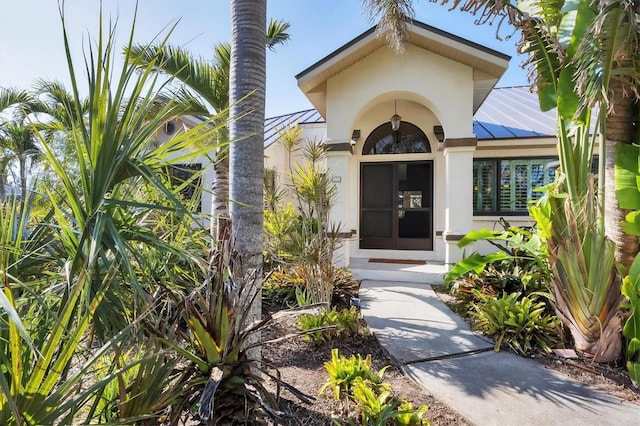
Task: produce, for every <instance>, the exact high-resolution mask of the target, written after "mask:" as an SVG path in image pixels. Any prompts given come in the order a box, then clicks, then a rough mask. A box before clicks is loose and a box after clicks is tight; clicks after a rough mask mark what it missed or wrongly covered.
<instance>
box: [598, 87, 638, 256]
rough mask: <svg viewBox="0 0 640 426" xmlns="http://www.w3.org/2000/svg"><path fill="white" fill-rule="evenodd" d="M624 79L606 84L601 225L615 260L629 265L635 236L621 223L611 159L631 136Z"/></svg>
mask: <svg viewBox="0 0 640 426" xmlns="http://www.w3.org/2000/svg"><path fill="white" fill-rule="evenodd" d="M623 84H624V83H623V82H621V81H619V80H612V81H611V84H610V87H609V94H610V96H609V99H610V102H611V112H609V113H608V114H607V121H606V129H605V135H606V142H605V176H604V179H605V229H606V233H607V236H608V237H609V238H610V239H611V240H612V241H613V242H614V243H615V245H616V260H617V261H618V262H620V263H622V264H623V265H624V266H625V267H626V268H629V266H630V265H631V263H632V262H633V259H634V258H635V256H636V254H637V253H638V238H637V237H635V236H633V235H628V234H626V233H625V232H624V231H623V230H622V227H621V223H622V221H623V220H624V218H625V216H626V215H627V213H629V211H628V210H623V209H621V208H620V206H619V205H618V200H617V198H616V191H615V161H616V149H617V147H618V144H621V143H626V144H630V143H632V140H633V107H634V99H633V95H632V94H631V93H630V92H628V91H629V89H628V88H627V89H625V87H624V85H623Z"/></svg>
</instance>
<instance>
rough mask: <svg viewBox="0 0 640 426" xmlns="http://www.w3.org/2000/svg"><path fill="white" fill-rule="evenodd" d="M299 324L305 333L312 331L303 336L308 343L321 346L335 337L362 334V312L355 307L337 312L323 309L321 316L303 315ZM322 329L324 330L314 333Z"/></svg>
mask: <svg viewBox="0 0 640 426" xmlns="http://www.w3.org/2000/svg"><path fill="white" fill-rule="evenodd" d="M298 324H299V325H300V328H301V329H302V330H303V331H310V333H309V334H305V335H304V336H302V340H304V341H305V342H308V343H314V344H320V343H324V342H327V341H330V340H331V339H333V338H334V337H348V336H357V335H358V334H360V333H361V332H363V333H366V331H365V330H361V327H360V312H358V310H357V309H356V308H355V307H351V308H349V309H343V310H341V311H337V310H336V309H335V308H334V309H331V310H326V309H323V310H321V311H320V313H319V314H302V315H300V318H299V320H298ZM318 328H322V330H318V331H312V330H314V329H318Z"/></svg>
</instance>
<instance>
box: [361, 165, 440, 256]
mask: <svg viewBox="0 0 640 426" xmlns="http://www.w3.org/2000/svg"><path fill="white" fill-rule="evenodd" d="M360 236H361V238H360V248H362V249H390V250H433V161H411V162H385V163H361V165H360Z"/></svg>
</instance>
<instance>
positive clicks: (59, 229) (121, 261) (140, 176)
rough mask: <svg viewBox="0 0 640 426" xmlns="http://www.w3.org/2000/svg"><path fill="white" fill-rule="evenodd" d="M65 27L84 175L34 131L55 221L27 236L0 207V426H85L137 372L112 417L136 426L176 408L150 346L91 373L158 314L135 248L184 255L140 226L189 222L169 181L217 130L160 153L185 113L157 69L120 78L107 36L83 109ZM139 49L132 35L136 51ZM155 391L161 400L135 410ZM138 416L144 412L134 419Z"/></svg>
mask: <svg viewBox="0 0 640 426" xmlns="http://www.w3.org/2000/svg"><path fill="white" fill-rule="evenodd" d="M61 17H62V22H63V37H64V43H65V51H66V56H67V61H68V66H69V72H70V77H71V82H72V86H73V90H72V92H73V94H72V98H71V100H70V102H66V103H64V104H63V106H62V110H61V111H59V112H60V113H61V114H62V116H66V117H67V118H68V120H66V121H64V122H65V123H67V125H68V128H65V129H64V132H63V134H64V136H65V137H67V138H68V140H69V143H70V146H71V147H72V148H71V150H70V151H71V152H72V153H73V154H74V156H75V158H74V159H73V162H74V164H77V168H74V169H73V170H69V169H67V168H66V167H65V163H64V162H63V161H62V160H61V159H60V158H59V153H58V152H57V151H56V150H54V149H53V148H52V146H50V145H48V144H47V138H46V135H45V134H41V133H39V132H38V129H39V127H38V126H37V124H38V123H32V124H33V128H34V131H36V133H35V134H36V136H37V137H38V142H39V149H40V150H41V152H42V157H41V159H42V161H43V162H44V163H45V164H46V167H48V168H49V170H51V171H52V173H54V174H55V178H56V180H57V181H58V182H59V183H60V185H59V187H58V188H56V189H55V190H51V189H48V188H47V189H45V190H44V191H43V193H44V195H43V196H44V197H45V200H46V201H47V202H48V203H49V205H50V206H51V207H50V210H49V211H48V212H47V213H46V214H44V217H42V218H38V221H37V224H35V225H34V224H29V225H28V226H29V227H30V228H29V229H28V232H27V231H24V229H25V227H27V225H26V224H27V223H28V222H27V219H26V213H27V212H28V209H26V208H22V209H20V210H19V211H18V210H16V209H15V208H13V207H8V206H5V205H3V206H2V208H3V209H6V210H3V215H2V217H0V221H1V222H2V223H1V226H0V229H2V234H3V235H2V237H1V238H0V240H1V241H2V246H1V247H0V259H1V260H2V264H1V265H0V268H1V270H0V275H1V276H2V288H1V290H2V294H3V296H2V297H0V302H2V305H1V306H2V307H1V308H0V334H1V337H0V358H1V359H0V361H1V363H2V366H3V368H2V370H0V388H1V389H2V392H1V393H0V424H72V423H76V422H90V421H92V420H93V416H94V415H96V416H98V417H99V416H101V415H103V414H105V413H104V412H103V411H101V410H99V409H98V406H97V405H94V406H93V407H94V408H87V407H91V406H92V404H96V401H98V400H99V398H100V395H102V394H104V389H105V388H106V387H107V385H108V384H109V383H112V382H113V381H114V380H116V381H118V380H119V381H120V382H122V383H124V382H125V381H126V379H125V378H124V375H125V374H126V372H127V371H128V370H131V369H134V368H135V367H136V365H139V366H140V367H137V373H136V377H138V378H139V380H134V381H133V382H132V383H130V386H125V385H122V386H120V384H119V395H118V401H117V404H118V405H119V407H120V408H119V409H118V411H117V412H116V413H115V414H116V415H117V418H118V421H119V422H123V423H129V424H130V423H132V422H135V421H138V420H140V419H142V418H146V417H150V416H154V415H156V413H155V412H152V411H154V410H156V408H158V406H157V405H156V402H158V401H160V402H162V401H165V403H162V404H160V405H166V403H168V402H166V401H169V400H170V398H166V396H167V395H166V394H164V395H163V394H162V393H163V392H164V391H165V390H167V389H169V388H168V384H169V383H170V382H171V380H169V381H168V382H169V383H168V382H167V380H166V377H167V375H166V373H167V371H169V370H168V369H162V368H161V367H160V366H156V365H152V364H149V363H150V362H151V361H150V360H151V359H152V357H154V356H157V355H158V353H157V352H158V351H157V350H155V349H156V347H154V346H149V350H152V351H154V353H153V354H152V355H147V354H140V357H139V358H137V359H135V360H124V359H123V358H117V357H116V358H114V364H113V368H111V369H110V370H109V371H107V372H106V373H105V372H102V371H99V370H97V368H96V367H97V365H98V364H99V360H100V359H102V358H103V357H105V356H106V355H107V354H111V353H112V352H113V351H114V350H115V348H116V346H117V345H121V346H122V347H127V346H130V345H132V343H131V342H130V341H129V339H131V335H132V334H135V333H134V332H135V331H136V327H135V325H136V324H137V323H138V322H139V320H135V321H134V319H135V318H138V317H139V316H140V314H141V313H145V314H146V315H149V316H151V314H150V312H153V311H151V310H150V308H152V307H154V303H152V302H155V301H153V300H151V295H150V294H151V292H150V290H151V289H150V288H149V287H147V286H145V283H144V279H143V278H142V279H141V278H140V277H139V276H138V275H137V273H136V272H137V271H138V270H140V269H143V268H141V267H140V265H139V263H138V262H140V261H142V260H143V259H144V256H141V255H140V254H141V251H140V248H141V247H146V248H150V247H153V248H155V249H156V250H160V251H162V250H166V251H169V252H171V253H173V254H174V255H177V254H179V253H180V251H179V250H178V249H176V248H174V247H172V246H171V245H170V244H169V243H167V242H166V240H163V238H162V237H163V236H162V235H158V234H156V233H154V230H153V229H152V228H151V227H149V226H147V225H148V224H147V223H146V222H145V220H144V219H145V218H146V217H148V215H149V214H150V212H154V211H156V212H157V211H164V212H167V213H170V214H175V215H178V216H180V215H182V216H187V217H188V216H189V214H190V212H189V210H188V209H187V208H185V206H184V205H183V204H182V203H181V202H180V200H179V197H178V196H177V194H176V192H175V190H174V189H173V188H171V187H170V185H168V182H167V180H166V179H164V178H163V176H164V175H163V173H162V170H163V169H164V167H165V166H167V165H170V164H173V163H174V162H177V163H183V162H187V161H188V160H189V159H190V158H193V157H194V156H195V155H198V152H194V151H192V150H190V147H191V145H192V144H193V143H194V142H197V141H198V140H200V139H202V138H205V137H207V136H208V134H209V133H210V132H212V131H214V129H210V128H209V127H208V125H209V124H208V123H206V124H203V125H202V126H199V127H198V128H196V129H194V130H193V131H188V132H186V133H183V134H180V135H178V136H177V137H175V138H173V139H171V140H170V141H168V142H167V143H166V144H164V145H163V146H161V147H157V148H154V147H153V146H152V145H151V144H150V142H152V141H153V140H154V139H155V135H156V132H157V130H158V129H160V128H161V126H162V125H163V124H164V122H165V121H166V120H167V119H168V118H169V117H172V116H175V115H179V114H180V113H181V111H182V110H183V109H182V107H181V106H180V105H179V104H177V103H176V102H174V101H171V100H169V101H168V102H164V101H163V102H156V101H157V99H156V96H155V94H156V93H157V91H159V90H160V89H161V87H159V85H157V84H156V81H155V79H153V78H151V77H150V76H151V75H152V70H153V66H152V65H150V66H149V67H148V69H146V70H143V71H140V72H137V71H136V70H135V68H134V67H133V66H128V65H125V66H124V67H123V69H122V71H121V72H120V73H118V72H117V71H116V70H114V69H113V68H112V67H113V63H114V58H115V55H116V54H117V53H116V50H117V49H116V47H115V46H114V44H113V37H112V36H113V32H114V31H115V29H114V28H110V29H109V35H108V36H104V34H103V32H105V31H104V29H103V27H102V24H101V25H100V34H99V35H98V37H97V38H96V39H97V45H96V46H94V47H90V48H89V50H88V52H87V56H86V63H85V65H86V66H85V70H86V74H85V77H86V78H87V83H88V90H87V91H88V93H89V95H88V100H87V101H86V102H85V101H83V100H81V99H80V97H79V92H80V91H81V90H80V85H81V82H80V81H79V80H78V78H77V76H76V72H75V68H74V64H73V62H72V60H71V54H70V51H71V48H70V45H69V37H68V34H67V31H66V24H65V19H64V12H63V11H61ZM134 19H135V18H134ZM101 21H102V19H101ZM132 38H133V31H132V34H131V37H130V39H129V44H131V40H132ZM114 76H115V77H114ZM150 111H153V112H154V114H153V115H150V114H149V112H150ZM85 112H86V113H85ZM140 188H152V189H153V190H154V191H158V192H159V193H161V194H162V196H163V197H162V200H157V202H149V199H147V200H146V201H145V200H143V199H141V198H138V195H139V192H138V191H137V190H138V189H140ZM16 211H17V213H16ZM18 219H19V220H18ZM16 225H18V226H16ZM16 229H17V230H18V231H17V232H16ZM25 236H28V238H26V237H25ZM194 264H197V262H194ZM95 335H97V337H98V340H99V341H100V343H99V345H98V348H97V349H94V348H95V347H96V345H95V339H94V336H95ZM137 337H138V338H139V339H142V338H143V337H144V336H137ZM100 345H101V346H100ZM152 348H153V349H152ZM158 361H159V359H158V358H157V357H156V358H155V361H154V362H155V363H157V362H158ZM167 365H171V364H170V361H169V364H167ZM123 389H126V390H123ZM150 391H154V392H157V393H160V394H161V395H160V396H159V398H157V399H155V401H149V400H147V399H146V398H145V401H147V402H144V403H138V401H142V398H140V395H143V394H146V393H147V392H150ZM132 392H133V393H132ZM148 396H149V395H148ZM132 404H133V405H132ZM134 405H135V406H137V407H138V408H140V407H143V409H140V410H134V409H133V408H131V407H133V406H134ZM145 407H146V408H145ZM127 410H128V411H127Z"/></svg>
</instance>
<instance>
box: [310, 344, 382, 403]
mask: <svg viewBox="0 0 640 426" xmlns="http://www.w3.org/2000/svg"><path fill="white" fill-rule="evenodd" d="M324 368H325V370H326V371H327V375H328V376H329V378H328V379H327V381H326V382H325V383H324V384H323V385H322V387H321V388H320V393H323V392H324V391H325V390H326V389H331V390H332V391H333V397H334V398H335V399H336V400H339V399H340V395H341V394H343V393H344V394H346V395H351V391H352V388H353V386H354V385H355V383H356V381H357V380H362V381H364V382H367V383H369V384H370V385H372V386H375V387H385V386H384V385H383V383H382V376H383V374H384V372H385V370H386V369H387V367H384V368H382V369H380V370H379V371H378V372H377V373H374V372H373V371H372V370H371V355H367V356H366V358H362V356H361V355H359V354H358V356H357V357H356V356H355V355H352V356H351V357H350V358H347V357H345V356H344V355H338V349H332V350H331V361H327V362H325V363H324ZM386 387H388V385H386Z"/></svg>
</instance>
